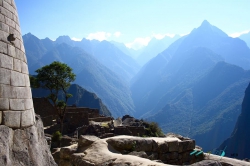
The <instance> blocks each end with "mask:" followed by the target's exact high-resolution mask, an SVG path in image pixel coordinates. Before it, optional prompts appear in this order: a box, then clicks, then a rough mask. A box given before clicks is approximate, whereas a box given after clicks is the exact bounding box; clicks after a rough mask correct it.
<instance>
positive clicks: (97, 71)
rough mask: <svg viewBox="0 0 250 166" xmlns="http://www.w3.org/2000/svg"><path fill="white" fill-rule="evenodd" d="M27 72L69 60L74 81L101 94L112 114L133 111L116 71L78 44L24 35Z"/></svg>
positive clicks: (127, 93)
mask: <svg viewBox="0 0 250 166" xmlns="http://www.w3.org/2000/svg"><path fill="white" fill-rule="evenodd" d="M23 40H24V46H25V50H26V56H27V60H28V64H29V65H28V67H29V72H30V74H33V75H34V74H36V73H35V70H37V69H38V68H40V67H42V66H44V65H48V64H50V63H52V62H53V61H60V62H63V63H66V64H68V65H69V66H70V67H71V68H72V69H73V72H74V73H75V74H76V75H77V77H76V80H75V82H74V83H76V84H78V85H80V86H81V87H83V88H85V89H86V90H88V91H90V92H94V93H95V94H97V96H98V97H100V98H101V99H102V101H103V103H104V104H105V105H106V106H107V107H108V109H109V110H110V112H111V113H112V115H113V116H114V117H117V116H122V115H124V114H131V115H133V113H134V105H133V101H132V98H131V95H130V90H129V86H128V85H127V84H126V81H124V80H122V78H121V77H119V76H118V75H117V74H116V73H115V72H113V71H112V70H110V69H109V68H107V67H106V66H105V65H103V64H102V63H101V62H99V60H97V59H96V58H95V57H94V56H92V55H90V54H88V53H87V52H85V51H84V50H83V49H82V48H80V47H72V46H70V45H68V44H66V43H56V42H53V41H51V40H49V39H43V40H40V39H38V38H37V37H35V36H34V35H32V34H26V35H24V36H23Z"/></svg>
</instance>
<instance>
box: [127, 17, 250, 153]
mask: <svg viewBox="0 0 250 166" xmlns="http://www.w3.org/2000/svg"><path fill="white" fill-rule="evenodd" d="M249 68H250V49H249V48H248V47H247V45H246V43H245V42H244V41H242V40H241V39H239V38H231V37H229V36H228V35H227V34H226V33H224V32H223V31H222V30H220V29H219V28H217V27H215V26H213V25H211V24H210V23H209V22H208V21H206V20H205V21H203V23H202V24H201V26H200V27H198V28H195V29H194V30H193V31H192V32H191V33H190V34H189V35H187V36H183V37H181V38H179V39H178V40H177V41H175V42H174V43H172V44H171V45H170V46H169V47H168V48H167V49H166V50H164V51H163V52H161V53H160V54H158V55H157V56H156V57H154V58H153V59H152V60H150V61H149V62H148V63H147V64H146V65H144V66H143V67H142V69H141V70H140V71H139V72H138V74H137V75H136V76H135V77H134V78H133V79H132V81H131V86H130V89H131V92H132V98H133V101H134V104H135V109H136V116H138V117H142V118H146V119H148V120H152V121H157V122H158V123H159V124H160V126H161V127H162V128H163V130H164V132H165V133H167V132H174V133H179V134H181V135H184V136H188V137H191V138H194V139H195V140H196V141H197V144H198V145H201V146H202V147H203V148H204V149H205V150H211V148H216V147H218V146H219V145H220V144H221V142H222V141H223V140H225V139H226V138H227V137H228V136H229V135H230V134H231V132H232V130H233V127H234V124H235V123H236V120H237V117H238V115H239V114H240V105H241V102H242V99H243V94H244V90H245V88H246V86H247V85H248V83H249V80H250V72H249V71H247V70H246V69H249ZM207 138H209V140H208V139H207ZM210 138H211V139H210ZM211 140H212V141H211Z"/></svg>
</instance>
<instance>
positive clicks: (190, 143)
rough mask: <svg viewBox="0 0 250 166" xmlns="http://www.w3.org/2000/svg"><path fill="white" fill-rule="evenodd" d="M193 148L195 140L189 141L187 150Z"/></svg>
mask: <svg viewBox="0 0 250 166" xmlns="http://www.w3.org/2000/svg"><path fill="white" fill-rule="evenodd" d="M194 148H195V140H190V141H189V144H188V147H187V150H193V149H194Z"/></svg>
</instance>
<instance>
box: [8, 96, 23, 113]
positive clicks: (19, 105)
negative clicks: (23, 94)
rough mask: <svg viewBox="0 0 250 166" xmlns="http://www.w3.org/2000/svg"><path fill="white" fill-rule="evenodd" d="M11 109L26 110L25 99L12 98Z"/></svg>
mask: <svg viewBox="0 0 250 166" xmlns="http://www.w3.org/2000/svg"><path fill="white" fill-rule="evenodd" d="M10 110H13V111H23V110H25V99H10Z"/></svg>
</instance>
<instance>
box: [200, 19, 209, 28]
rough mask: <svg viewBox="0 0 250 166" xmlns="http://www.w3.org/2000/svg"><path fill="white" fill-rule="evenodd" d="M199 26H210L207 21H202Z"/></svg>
mask: <svg viewBox="0 0 250 166" xmlns="http://www.w3.org/2000/svg"><path fill="white" fill-rule="evenodd" d="M201 26H203V27H204V26H211V24H210V23H209V22H208V21H207V20H204V21H203V22H202V23H201Z"/></svg>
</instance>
